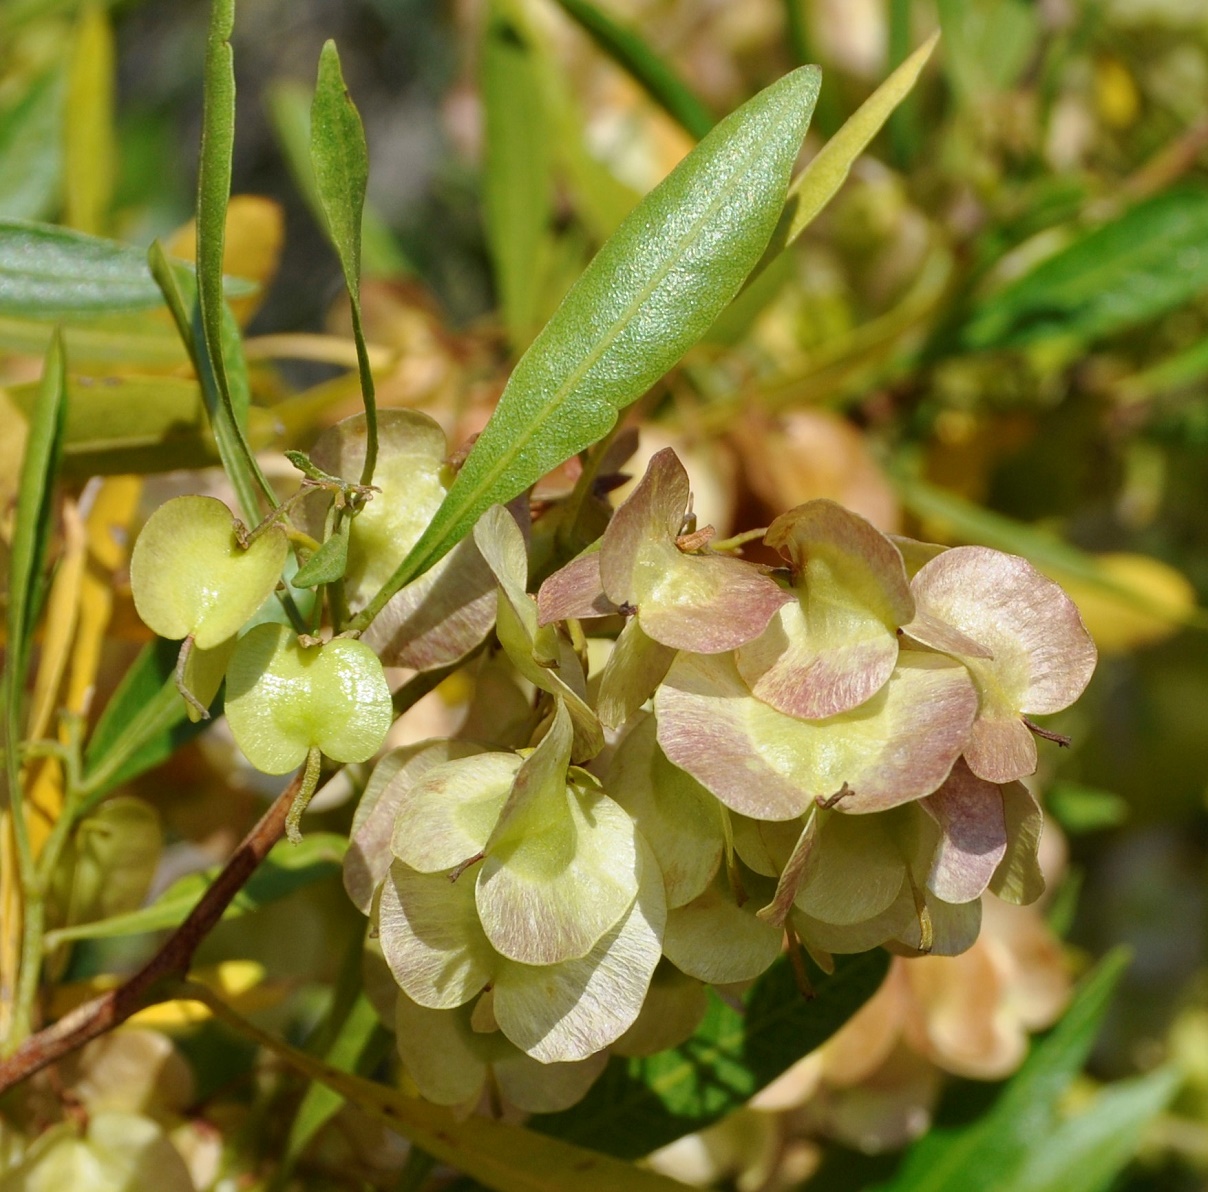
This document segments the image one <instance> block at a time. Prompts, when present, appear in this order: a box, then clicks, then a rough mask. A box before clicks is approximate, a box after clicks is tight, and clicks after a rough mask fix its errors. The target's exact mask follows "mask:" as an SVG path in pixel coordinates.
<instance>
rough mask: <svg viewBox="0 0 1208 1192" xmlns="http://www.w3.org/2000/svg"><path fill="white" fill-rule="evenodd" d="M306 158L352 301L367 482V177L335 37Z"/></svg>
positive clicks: (370, 463) (371, 450)
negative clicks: (363, 241) (364, 236)
mask: <svg viewBox="0 0 1208 1192" xmlns="http://www.w3.org/2000/svg"><path fill="white" fill-rule="evenodd" d="M310 160H311V164H312V166H313V167H314V172H315V173H314V176H315V191H316V194H317V195H318V199H319V205H320V207H321V208H322V210H323V215H324V220H325V223H326V225H327V234H328V235H329V236H330V237H331V242H332V245H333V246H334V247H335V250H336V256H338V257H339V258H340V268H341V269H342V270H343V273H344V284H345V285H346V286H347V287H348V297H349V299H350V301H351V303H352V334H353V338H354V339H355V341H356V347H357V366H358V370H359V372H360V376H361V397H362V399H363V400H364V403H365V422H366V428H367V431H368V438H367V442H366V449H365V463H364V467H363V469H362V471H361V483H362V484H369V483H370V482H371V481H372V479H373V469H374V466H375V465H376V463H377V447H378V433H377V402H376V400H375V397H374V385H373V372H372V371H371V370H370V367H369V352H368V350H367V348H366V347H365V333H364V331H363V330H362V328H361V213H362V211H363V209H364V207H365V187H366V186H367V185H368V182H369V150H368V147H367V146H366V144H365V130H364V128H363V127H362V126H361V117H360V114H359V113H358V112H357V109H356V105H355V104H354V103H353V102H352V97H351V96H350V95H349V94H348V90H347V88H346V87H345V86H344V75H343V73H342V72H341V70H340V56H339V54H338V53H337V51H336V43H335V42H334V41H328V42H326V43H325V44H324V46H323V51H322V53H321V54H320V55H319V79H318V82H317V83H316V84H315V98H314V103H313V104H312V105H311V112H310Z"/></svg>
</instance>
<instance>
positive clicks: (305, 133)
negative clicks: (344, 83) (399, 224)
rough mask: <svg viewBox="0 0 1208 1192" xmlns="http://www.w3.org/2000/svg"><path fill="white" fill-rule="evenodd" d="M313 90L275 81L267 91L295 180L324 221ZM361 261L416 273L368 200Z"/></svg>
mask: <svg viewBox="0 0 1208 1192" xmlns="http://www.w3.org/2000/svg"><path fill="white" fill-rule="evenodd" d="M312 100H313V94H312V93H311V92H310V91H309V90H308V89H307V88H306V87H303V86H302V85H300V84H298V83H275V84H273V85H272V86H271V87H269V89H268V92H267V104H268V115H269V121H270V123H271V124H272V127H273V133H274V135H275V136H276V138H277V144H278V145H279V146H280V148H281V153H282V156H283V157H284V158H285V164H286V166H287V167H288V169H289V172H290V175H291V177H292V178H293V180H294V184H295V185H296V186H297V187H298V190H299V191H300V192H301V194H302V197H303V199H305V201H306V205H307V206H308V207H309V208H310V210H311V211H312V212H313V213H314V216H315V219H316V220H317V221H318V222H319V223H320V224H322V222H323V209H322V207H321V206H320V203H319V189H318V184H317V183H316V181H315V171H314V166H313V165H312V164H311V160H310V105H311V102H312ZM361 261H362V264H363V266H364V270H365V272H366V273H368V274H370V275H371V276H376V277H399V276H406V275H408V274H411V273H414V272H415V270H414V268H413V266H412V265H411V262H410V261H408V260H407V257H406V255H405V254H404V253H403V250H402V249H401V248H400V247H399V244H398V241H397V240H396V239H395V236H394V233H393V232H392V231H391V230H390V226H389V225H388V224H387V223H386V221H385V220H384V219H383V218H382V216H381V214H380V213H379V212H378V211H377V209H376V208H375V207H374V206H373V203H372V202H369V201H366V203H365V208H364V210H363V211H362V213H361Z"/></svg>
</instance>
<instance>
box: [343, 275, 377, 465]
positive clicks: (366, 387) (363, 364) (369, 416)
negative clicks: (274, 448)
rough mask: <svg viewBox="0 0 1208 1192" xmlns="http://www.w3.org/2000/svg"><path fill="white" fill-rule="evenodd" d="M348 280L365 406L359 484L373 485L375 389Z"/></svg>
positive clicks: (357, 297) (358, 303)
mask: <svg viewBox="0 0 1208 1192" xmlns="http://www.w3.org/2000/svg"><path fill="white" fill-rule="evenodd" d="M357 289H359V283H358V285H357V288H354V287H353V281H352V279H349V288H348V301H349V304H350V305H351V307H352V336H353V339H354V340H355V341H356V345H357V372H358V373H359V374H360V378H361V400H362V402H363V403H364V405H365V463H364V465H363V466H362V468H361V484H362V485H365V486H368V485H370V484H372V483H373V470H374V468H376V467H377V457H378V420H377V389H376V387H375V385H374V381H373V370H372V369H371V368H370V367H369V347H368V345H367V344H366V343H365V332H364V330H363V329H362V327H361V299H360V295H359V294H358V293H357Z"/></svg>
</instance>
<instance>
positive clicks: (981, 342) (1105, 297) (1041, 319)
mask: <svg viewBox="0 0 1208 1192" xmlns="http://www.w3.org/2000/svg"><path fill="white" fill-rule="evenodd" d="M1205 243H1208V193H1205V192H1204V191H1203V190H1202V189H1195V190H1190V189H1184V190H1173V191H1167V192H1166V193H1164V194H1160V195H1157V196H1156V197H1154V198H1152V199H1147V200H1146V201H1145V202H1143V203H1139V204H1137V206H1135V207H1133V208H1131V209H1130V210H1129V211H1127V212H1125V214H1124V215H1122V216H1121V217H1120V218H1119V219H1116V220H1113V221H1112V222H1111V223H1107V224H1104V225H1103V226H1102V227H1099V228H1096V229H1095V230H1094V231H1092V232H1090V233H1089V234H1087V235H1085V236H1083V237H1081V238H1080V239H1078V240H1075V241H1074V242H1073V243H1072V244H1070V245H1069V246H1068V247H1066V248H1064V249H1062V250H1061V251H1059V252H1058V253H1056V254H1055V255H1054V256H1051V257H1049V258H1048V259H1047V260H1045V261H1042V262H1041V263H1040V264H1039V265H1037V266H1036V268H1035V269H1032V270H1031V271H1030V272H1028V273H1026V274H1024V276H1023V277H1021V278H1019V279H1018V280H1017V281H1014V282H1011V283H1010V284H1009V285H1007V286H1005V287H1004V288H1003V289H1002V290H1000V291H999V292H998V293H997V294H993V295H991V296H990V297H989V298H987V299H986V300H985V302H983V303H982V304H981V305H980V306H979V307H978V308H977V310H975V311H974V314H973V317H972V319H971V320H970V322H969V324H968V326H967V327H966V328H965V331H964V335H963V337H962V338H963V341H964V345H965V346H966V347H968V348H979V349H980V348H1003V347H1020V346H1023V345H1026V344H1030V343H1035V342H1037V341H1040V340H1044V339H1050V338H1053V337H1056V336H1065V337H1069V338H1072V339H1073V340H1075V341H1076V342H1088V341H1090V340H1094V339H1099V338H1102V337H1103V336H1105V335H1111V334H1112V333H1114V332H1116V331H1121V330H1123V329H1124V328H1127V327H1131V326H1134V325H1135V324H1137V323H1143V322H1146V321H1148V320H1150V319H1155V318H1157V317H1158V316H1159V315H1162V314H1165V313H1166V312H1168V311H1171V310H1174V309H1176V308H1177V307H1180V306H1182V305H1184V304H1185V303H1186V302H1188V301H1189V300H1190V299H1192V298H1194V297H1195V296H1196V295H1197V294H1201V293H1203V292H1204V291H1205V290H1208V251H1205V249H1204V245H1205Z"/></svg>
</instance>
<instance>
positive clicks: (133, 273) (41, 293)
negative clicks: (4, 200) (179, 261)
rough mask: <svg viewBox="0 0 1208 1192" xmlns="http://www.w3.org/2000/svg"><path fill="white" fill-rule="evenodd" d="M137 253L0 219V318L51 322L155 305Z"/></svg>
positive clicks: (111, 243)
mask: <svg viewBox="0 0 1208 1192" xmlns="http://www.w3.org/2000/svg"><path fill="white" fill-rule="evenodd" d="M162 301H163V298H162V296H161V295H160V292H159V287H158V286H157V285H156V284H155V279H154V278H153V277H152V276H151V272H150V270H149V269H148V268H147V258H146V255H145V254H144V253H143V252H142V251H141V250H140V249H137V248H130V247H129V246H127V245H125V244H117V243H115V242H114V241H112V240H102V239H100V238H99V237H96V236H85V235H84V234H83V233H82V232H70V231H68V230H67V229H66V228H54V227H49V226H47V225H44V224H34V223H24V222H22V221H20V220H11V219H6V220H0V314H6V315H14V316H17V317H20V318H25V319H28V318H42V319H53V318H57V317H60V316H61V317H73V316H75V317H80V316H89V315H102V314H112V313H115V312H117V311H128V310H138V309H140V308H144V307H152V306H159V305H160V303H161V302H162Z"/></svg>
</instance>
